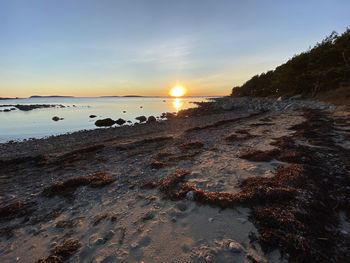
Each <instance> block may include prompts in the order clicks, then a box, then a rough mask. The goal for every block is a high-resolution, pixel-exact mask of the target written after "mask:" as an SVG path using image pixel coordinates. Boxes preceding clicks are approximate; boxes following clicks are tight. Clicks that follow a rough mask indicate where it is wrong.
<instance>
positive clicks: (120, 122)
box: [115, 118, 126, 125]
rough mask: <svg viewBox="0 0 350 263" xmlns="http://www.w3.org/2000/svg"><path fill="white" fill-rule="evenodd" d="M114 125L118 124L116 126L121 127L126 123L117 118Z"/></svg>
mask: <svg viewBox="0 0 350 263" xmlns="http://www.w3.org/2000/svg"><path fill="white" fill-rule="evenodd" d="M115 123H116V124H118V125H123V124H124V123H126V121H125V120H123V119H121V118H119V119H118V120H116V121H115Z"/></svg>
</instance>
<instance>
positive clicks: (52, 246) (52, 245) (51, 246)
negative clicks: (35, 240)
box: [49, 241, 57, 248]
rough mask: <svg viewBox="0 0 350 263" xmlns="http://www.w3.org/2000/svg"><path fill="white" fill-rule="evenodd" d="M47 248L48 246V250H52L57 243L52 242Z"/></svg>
mask: <svg viewBox="0 0 350 263" xmlns="http://www.w3.org/2000/svg"><path fill="white" fill-rule="evenodd" d="M49 246H50V248H54V247H56V246H57V242H55V241H53V242H51V243H50V245H49Z"/></svg>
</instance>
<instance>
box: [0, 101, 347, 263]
mask: <svg viewBox="0 0 350 263" xmlns="http://www.w3.org/2000/svg"><path fill="white" fill-rule="evenodd" d="M310 105H311V104H310ZM302 106H303V107H301V106H300V107H299V108H293V109H286V110H283V111H282V110H281V111H280V110H270V111H265V110H264V111H262V110H261V109H256V110H254V109H250V110H249V111H248V110H246V109H245V110H244V109H235V110H229V111H228V110H226V111H215V112H206V111H205V110H203V112H206V113H205V114H198V112H201V111H200V110H199V111H198V110H197V112H196V114H193V110H192V112H191V114H182V117H179V118H174V119H171V120H168V121H165V122H158V123H149V124H140V125H136V126H134V127H122V128H110V129H97V130H93V131H83V132H78V133H73V134H70V135H62V136H57V137H52V138H48V139H41V140H32V141H26V142H21V143H11V144H1V145H0V156H1V159H0V160H1V161H0V169H1V174H0V180H1V185H0V198H1V199H0V202H1V206H0V234H1V237H0V238H1V239H0V241H1V243H0V259H1V262H65V261H67V262H104V263H106V262H288V261H290V262H305V261H308V260H310V259H314V262H326V261H327V262H346V261H347V260H349V251H350V250H349V248H350V245H349V244H350V241H349V240H350V238H349V230H350V229H349V223H348V222H349V221H348V220H349V219H348V216H349V214H348V211H349V207H350V206H349V203H350V191H349V189H350V182H349V169H350V167H349V163H350V142H349V139H350V134H349V132H350V119H349V113H348V112H346V111H342V110H339V109H337V108H335V109H305V107H304V106H305V105H302ZM310 108H311V107H310ZM314 166H317V167H319V168H320V170H317V171H316V170H315V169H316V168H315V167H314ZM316 175H317V176H318V177H317V176H316ZM315 176H316V177H315ZM325 250H326V251H325ZM309 262H310V261H309Z"/></svg>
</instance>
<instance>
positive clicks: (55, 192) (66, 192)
mask: <svg viewBox="0 0 350 263" xmlns="http://www.w3.org/2000/svg"><path fill="white" fill-rule="evenodd" d="M114 181H115V179H114V178H113V177H112V176H111V175H110V174H108V173H106V172H99V173H95V174H92V175H89V176H78V177H73V178H69V179H67V180H66V181H63V182H58V183H54V184H53V185H51V186H49V187H47V188H45V189H44V190H43V192H42V194H43V195H44V196H46V197H53V196H63V197H71V196H72V195H73V193H74V192H75V190H76V189H77V188H78V187H80V186H90V187H103V186H105V185H108V184H111V183H113V182H114Z"/></svg>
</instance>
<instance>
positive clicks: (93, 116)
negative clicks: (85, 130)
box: [89, 115, 97, 119]
mask: <svg viewBox="0 0 350 263" xmlns="http://www.w3.org/2000/svg"><path fill="white" fill-rule="evenodd" d="M96 117H97V116H96V115H90V116H89V118H91V119H93V118H96Z"/></svg>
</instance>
